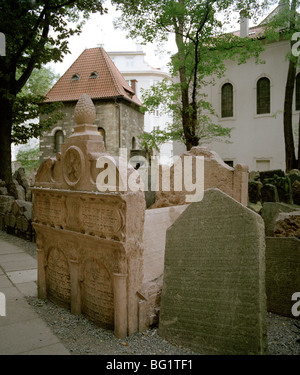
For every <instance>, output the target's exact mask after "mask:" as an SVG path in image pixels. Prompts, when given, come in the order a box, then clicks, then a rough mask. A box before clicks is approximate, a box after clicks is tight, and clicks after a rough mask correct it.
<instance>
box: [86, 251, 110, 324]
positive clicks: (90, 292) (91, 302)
mask: <svg viewBox="0 0 300 375" xmlns="http://www.w3.org/2000/svg"><path fill="white" fill-rule="evenodd" d="M82 296H83V298H82V313H83V314H84V315H86V316H87V317H88V318H89V319H91V320H92V321H93V322H95V323H98V324H99V325H100V326H102V327H104V328H109V329H113V327H114V295H113V288H112V280H111V277H110V275H109V272H108V270H107V269H106V268H105V267H104V265H103V264H101V263H100V262H99V261H97V260H96V259H94V258H91V259H89V260H87V261H86V262H85V263H84V265H83V279H82Z"/></svg>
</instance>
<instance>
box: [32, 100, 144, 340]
mask: <svg viewBox="0 0 300 375" xmlns="http://www.w3.org/2000/svg"><path fill="white" fill-rule="evenodd" d="M74 120H75V122H76V124H75V126H74V133H73V134H72V135H71V136H70V137H69V138H68V139H67V140H66V142H65V143H64V144H62V146H61V150H62V151H61V153H58V154H57V155H56V157H55V158H50V159H47V160H46V161H44V162H43V163H42V164H41V166H40V168H39V170H38V172H37V175H36V179H35V187H34V188H33V189H32V191H33V195H34V205H33V212H34V222H33V226H34V228H35V231H36V243H37V253H38V296H39V298H46V297H48V298H49V299H51V300H52V301H53V302H55V303H57V304H60V305H62V306H65V307H67V308H70V309H71V312H72V313H74V314H80V313H83V314H84V315H85V316H87V317H88V318H89V319H90V320H92V321H94V322H95V323H97V324H99V325H100V326H102V327H105V328H110V329H113V330H114V333H115V335H116V336H117V337H125V336H126V335H130V334H132V333H134V332H136V331H137V330H138V329H139V320H140V319H139V297H138V296H137V291H138V290H140V289H141V287H142V283H143V245H142V236H143V225H144V216H145V198H144V192H143V191H141V190H138V191H134V190H132V189H131V188H130V184H127V182H128V181H129V179H131V180H134V179H135V178H137V177H138V174H137V173H136V172H135V171H134V169H133V168H132V167H131V166H130V165H129V164H127V161H126V160H124V159H122V158H118V157H116V158H114V157H111V156H109V155H108V154H107V153H106V151H105V148H104V142H103V139H102V136H101V135H100V134H99V133H98V130H97V126H96V125H93V123H94V121H95V107H94V105H93V102H92V101H91V99H90V98H89V97H88V96H87V95H85V94H83V95H82V97H81V98H80V99H79V101H78V103H77V105H76V107H75V112H74ZM99 161H100V163H99ZM113 175H114V176H113ZM99 176H100V177H101V176H102V177H101V178H100V179H99ZM113 177H115V180H114V178H113ZM113 182H115V186H114V185H113ZM102 188H103V189H102Z"/></svg>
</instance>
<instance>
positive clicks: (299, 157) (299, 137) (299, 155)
mask: <svg viewBox="0 0 300 375" xmlns="http://www.w3.org/2000/svg"><path fill="white" fill-rule="evenodd" d="M297 169H299V170H300V114H299V122H298V166H297Z"/></svg>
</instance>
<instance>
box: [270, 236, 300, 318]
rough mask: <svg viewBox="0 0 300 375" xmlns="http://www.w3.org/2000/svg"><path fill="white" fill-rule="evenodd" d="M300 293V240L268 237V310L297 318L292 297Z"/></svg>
mask: <svg viewBox="0 0 300 375" xmlns="http://www.w3.org/2000/svg"><path fill="white" fill-rule="evenodd" d="M299 291H300V240H299V239H297V238H295V237H266V293H267V309H268V311H270V312H273V313H275V314H279V315H283V316H288V317H292V318H295V317H294V316H293V314H292V306H293V304H294V303H295V302H293V301H292V295H293V294H294V293H295V292H299Z"/></svg>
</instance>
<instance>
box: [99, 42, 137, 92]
mask: <svg viewBox="0 0 300 375" xmlns="http://www.w3.org/2000/svg"><path fill="white" fill-rule="evenodd" d="M100 50H101V51H102V54H103V57H104V59H105V63H106V65H107V67H108V69H109V71H110V73H111V75H112V78H113V80H114V82H115V84H116V85H117V88H118V89H119V90H120V86H121V90H120V94H121V95H122V94H123V92H122V88H123V89H125V90H127V91H129V92H131V93H132V94H133V95H134V94H135V92H134V90H132V88H131V87H130V86H129V85H128V83H127V82H126V80H125V78H124V77H123V75H122V74H121V73H120V71H119V70H118V68H117V67H116V69H115V70H113V69H112V66H111V65H110V62H111V63H112V64H113V61H112V59H111V58H110V56H109V55H108V53H107V52H106V51H105V49H104V48H103V47H100ZM116 74H117V75H118V77H116ZM120 79H121V80H122V81H123V83H124V84H125V86H124V85H123V84H122V83H121V82H120Z"/></svg>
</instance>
